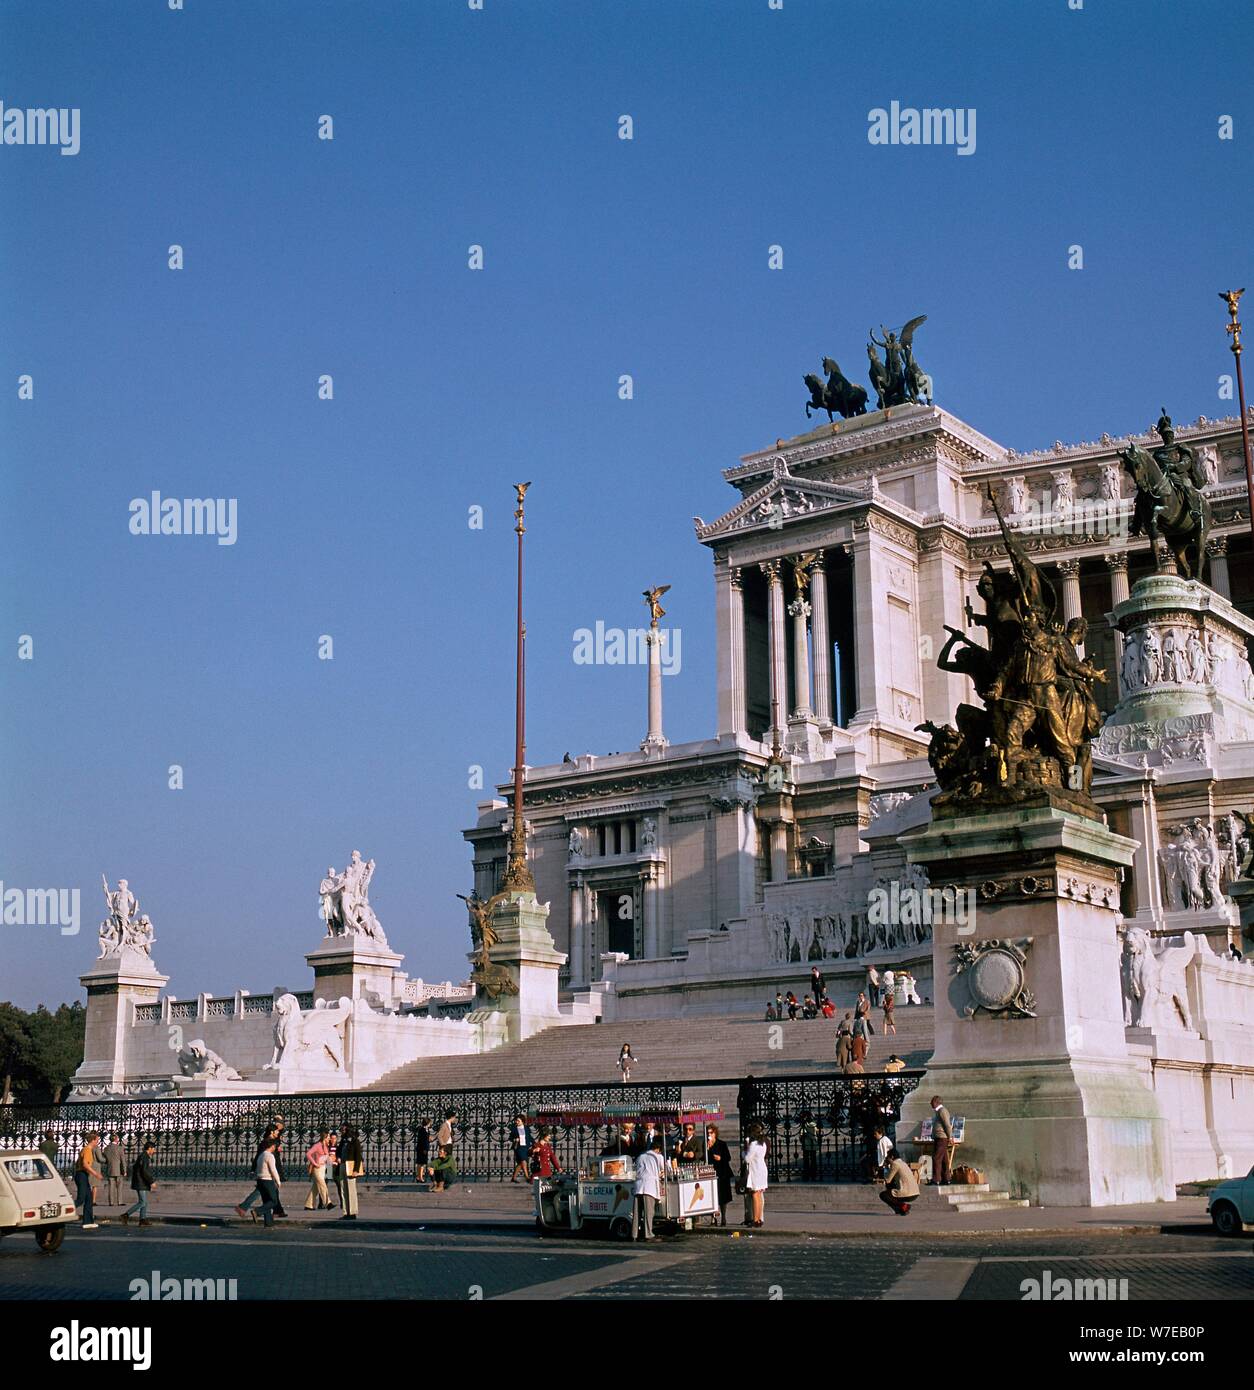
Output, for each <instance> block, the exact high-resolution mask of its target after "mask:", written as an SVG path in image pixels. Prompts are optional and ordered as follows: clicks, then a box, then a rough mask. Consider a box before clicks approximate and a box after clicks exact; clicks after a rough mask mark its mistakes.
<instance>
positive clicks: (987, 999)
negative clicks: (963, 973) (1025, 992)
mask: <svg viewBox="0 0 1254 1390" xmlns="http://www.w3.org/2000/svg"><path fill="white" fill-rule="evenodd" d="M1023 984H1024V976H1023V967H1022V965H1021V964H1020V963H1019V962H1018V961H1017V960H1016V959H1015V958H1014V956H1012V955H1011V954H1010V952H1009V951H1003V950H998V949H996V948H994V949H993V950H991V951H985V952H984V954H983V955H982V956H981V957H980V958H979V960H977V961H976V962H975V964H974V965H973V966H972V967H971V975H970V988H971V997H972V999H974V1000H975V1002H976V1003H977V1004H978V1005H979V1006H980V1007H981V1008H985V1009H1007V1008H1009V1007H1010V1006H1011V1005H1012V1004H1014V1002H1015V1000H1016V999H1017V998H1018V997H1019V992H1020V990H1022V989H1023Z"/></svg>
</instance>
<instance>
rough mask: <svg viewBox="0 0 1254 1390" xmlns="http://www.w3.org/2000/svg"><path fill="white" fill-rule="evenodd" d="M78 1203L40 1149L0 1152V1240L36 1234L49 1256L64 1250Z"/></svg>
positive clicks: (36, 1239)
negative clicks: (18, 1233) (17, 1233)
mask: <svg viewBox="0 0 1254 1390" xmlns="http://www.w3.org/2000/svg"><path fill="white" fill-rule="evenodd" d="M73 1219H74V1200H73V1198H72V1197H71V1196H70V1194H69V1192H68V1190H67V1189H66V1186H65V1184H64V1183H63V1182H62V1181H61V1175H60V1174H59V1173H58V1172H57V1170H56V1169H55V1168H54V1167H53V1166H52V1164H51V1163H49V1162H48V1160H47V1159H46V1158H45V1157H44V1155H43V1154H41V1153H40V1152H39V1150H38V1149H18V1150H16V1151H6V1150H4V1149H0V1236H7V1235H11V1234H12V1233H13V1232H14V1231H33V1232H34V1234H35V1243H36V1244H37V1245H38V1246H39V1248H40V1249H41V1250H46V1251H47V1252H48V1254H52V1252H53V1251H54V1250H56V1249H58V1248H59V1247H60V1244H61V1241H62V1239H63V1238H64V1236H65V1223H66V1222H67V1221H72V1220H73Z"/></svg>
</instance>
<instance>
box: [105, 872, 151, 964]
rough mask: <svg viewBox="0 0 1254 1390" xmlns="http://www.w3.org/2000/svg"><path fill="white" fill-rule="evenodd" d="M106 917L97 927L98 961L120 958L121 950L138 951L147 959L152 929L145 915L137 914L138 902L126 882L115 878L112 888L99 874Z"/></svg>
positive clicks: (149, 951)
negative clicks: (116, 881)
mask: <svg viewBox="0 0 1254 1390" xmlns="http://www.w3.org/2000/svg"><path fill="white" fill-rule="evenodd" d="M100 882H101V883H102V884H103V885H104V895H105V905H106V906H107V907H108V909H109V911H108V916H106V918H105V919H104V921H103V922H101V924H100V955H99V956H98V957H97V959H98V960H105V959H107V958H108V957H110V956H120V955H121V954H122V952H123V951H127V950H131V951H138V952H139V953H140V954H141V955H145V956H148V957H150V958H151V956H152V943H153V939H154V938H153V930H152V922H151V921H149V919H148V916H147V914H144V915H142V916H141V915H139V900H138V899H137V898H136V897H135V894H134V893H132V892H131V890H130V885H129V884H128V883H127V881H126V879H124V878H120V879H118V886H117V888H116V889H110V887H109V880H108V879H107V878H106V877H105V876H104V874H101V876H100Z"/></svg>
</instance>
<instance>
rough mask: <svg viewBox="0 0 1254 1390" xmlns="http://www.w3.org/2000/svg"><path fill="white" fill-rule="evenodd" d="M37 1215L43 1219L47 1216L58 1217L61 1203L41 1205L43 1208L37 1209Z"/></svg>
mask: <svg viewBox="0 0 1254 1390" xmlns="http://www.w3.org/2000/svg"><path fill="white" fill-rule="evenodd" d="M39 1214H40V1216H43V1217H48V1216H60V1215H61V1203H60V1202H45V1203H44V1204H43V1206H42V1207H40V1208H39Z"/></svg>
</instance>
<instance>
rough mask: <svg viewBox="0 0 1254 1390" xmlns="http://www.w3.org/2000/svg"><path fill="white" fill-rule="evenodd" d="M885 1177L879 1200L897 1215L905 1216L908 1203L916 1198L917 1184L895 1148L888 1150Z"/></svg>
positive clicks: (908, 1209) (908, 1208) (908, 1207)
mask: <svg viewBox="0 0 1254 1390" xmlns="http://www.w3.org/2000/svg"><path fill="white" fill-rule="evenodd" d="M885 1178H886V1181H885V1183H884V1190H883V1191H882V1192H881V1193H880V1201H881V1202H884V1203H886V1204H887V1205H888V1206H890V1207H892V1209H893V1210H894V1211H895V1212H896V1213H897V1215H898V1216H905V1215H906V1214H907V1213H908V1212H909V1211H910V1203H911V1202H915V1201H917V1200H918V1197H919V1184H918V1183H917V1182H916V1181H915V1176H914V1174H913V1173H912V1172H911V1171H910V1165H909V1164H908V1163H907V1162H906V1161H905V1159H904V1158H902V1156H901V1155H900V1154H899V1153H898V1152H897V1150H896V1149H889V1151H888V1171H887V1173H886V1174H885Z"/></svg>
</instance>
